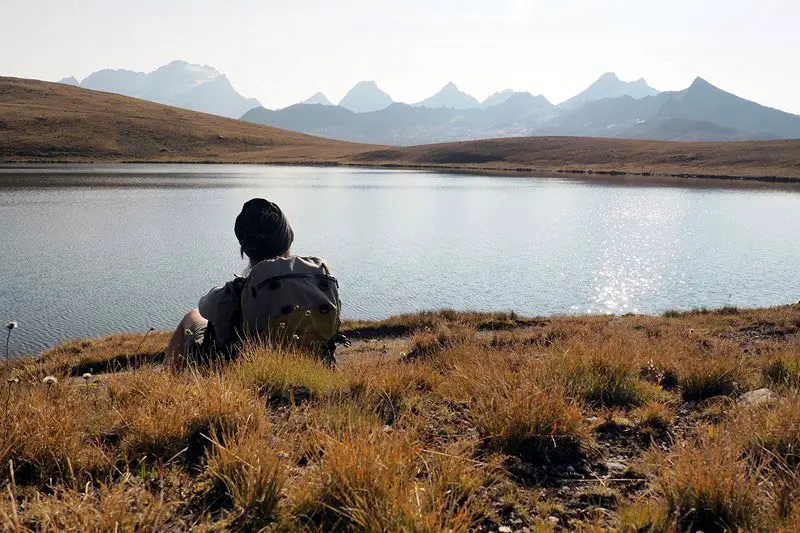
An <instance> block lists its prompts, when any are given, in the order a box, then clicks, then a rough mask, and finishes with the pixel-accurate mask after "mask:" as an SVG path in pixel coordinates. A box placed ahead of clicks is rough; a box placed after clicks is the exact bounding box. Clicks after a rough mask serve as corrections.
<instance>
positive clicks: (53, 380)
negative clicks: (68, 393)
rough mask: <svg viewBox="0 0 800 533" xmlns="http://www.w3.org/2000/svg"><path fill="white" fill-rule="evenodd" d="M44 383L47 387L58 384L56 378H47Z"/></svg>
mask: <svg viewBox="0 0 800 533" xmlns="http://www.w3.org/2000/svg"><path fill="white" fill-rule="evenodd" d="M42 383H44V384H45V385H55V384H56V383H58V380H57V379H56V377H55V376H47V377H45V378H44V379H43V380H42Z"/></svg>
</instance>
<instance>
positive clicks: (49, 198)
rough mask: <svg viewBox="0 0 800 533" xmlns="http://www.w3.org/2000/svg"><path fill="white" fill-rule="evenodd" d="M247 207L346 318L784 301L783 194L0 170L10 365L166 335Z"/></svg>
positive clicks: (795, 220)
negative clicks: (329, 286) (78, 344)
mask: <svg viewBox="0 0 800 533" xmlns="http://www.w3.org/2000/svg"><path fill="white" fill-rule="evenodd" d="M254 196H263V197H266V198H268V199H271V200H274V201H276V202H277V203H279V204H280V206H281V207H282V208H283V209H284V211H285V212H286V213H287V215H288V217H289V219H290V221H291V223H292V225H293V227H294V229H295V235H296V240H295V245H294V247H293V251H294V252H295V253H297V254H302V255H318V256H321V257H324V258H326V259H328V260H329V262H330V264H331V266H332V268H333V269H334V271H335V273H336V275H337V277H338V278H339V280H340V286H341V294H342V298H343V302H344V315H345V317H346V318H383V317H387V316H389V315H392V314H397V313H403V312H410V311H417V310H422V309H433V308H442V307H452V308H457V309H474V310H501V311H507V310H515V311H518V312H520V313H523V314H526V315H547V314H554V313H628V312H638V313H661V312H663V311H665V310H666V309H673V308H675V309H688V308H693V307H701V306H705V307H714V306H723V305H737V306H767V305H775V304H781V303H789V302H796V301H797V300H800V282H799V281H798V280H800V244H799V243H798V236H800V193H798V192H797V190H795V189H787V188H783V189H775V188H769V187H766V186H764V187H748V188H731V187H716V186H714V187H702V188H688V187H677V186H672V185H664V184H662V185H646V186H645V185H638V186H630V185H626V184H624V183H622V182H618V183H609V182H605V183H604V182H599V181H587V180H577V179H571V178H567V179H557V178H521V177H487V176H469V175H452V174H451V175H447V174H439V173H430V172H416V171H401V170H365V169H343V168H287V167H269V166H238V165H230V166H226V165H220V166H217V165H197V166H194V165H180V166H177V165H124V166H123V165H120V166H102V167H101V166H59V167H53V166H51V167H47V168H44V169H32V168H25V169H20V168H12V169H0V320H2V321H3V323H5V322H6V321H7V320H11V319H14V320H17V321H18V322H19V323H20V326H21V327H20V329H19V330H16V331H14V333H13V335H12V338H11V347H12V353H16V354H20V353H35V352H37V351H38V350H40V349H41V348H43V347H45V346H48V345H52V344H53V343H56V342H58V341H60V340H63V339H66V338H73V337H79V336H93V335H99V334H104V333H109V332H115V331H144V330H147V329H148V328H149V327H151V326H152V327H155V328H157V329H172V328H173V327H174V326H175V324H176V323H177V320H178V319H179V318H180V317H181V316H182V314H183V313H184V312H185V311H186V310H188V309H189V308H191V307H193V306H195V305H196V304H197V300H198V298H199V297H200V296H201V295H202V294H203V293H204V292H206V291H207V290H208V289H210V288H211V287H212V286H214V285H217V284H221V283H222V282H224V281H226V280H228V279H229V278H231V277H232V276H233V274H234V273H235V272H239V271H241V270H242V269H243V267H244V266H245V265H244V262H243V261H242V260H241V259H240V257H239V255H238V244H237V242H236V240H235V238H234V235H233V221H234V218H235V216H236V214H237V213H238V212H239V210H240V208H241V205H242V203H243V202H244V201H245V200H247V199H249V198H252V197H254ZM3 333H5V331H4V332H3ZM3 341H5V339H3ZM0 349H2V350H3V351H4V347H2V348H0Z"/></svg>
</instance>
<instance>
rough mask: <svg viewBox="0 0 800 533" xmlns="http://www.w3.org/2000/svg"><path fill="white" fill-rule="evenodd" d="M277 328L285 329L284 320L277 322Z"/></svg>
mask: <svg viewBox="0 0 800 533" xmlns="http://www.w3.org/2000/svg"><path fill="white" fill-rule="evenodd" d="M278 329H286V324H285V323H284V322H281V323H280V324H278Z"/></svg>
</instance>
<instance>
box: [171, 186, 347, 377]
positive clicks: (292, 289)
mask: <svg viewBox="0 0 800 533" xmlns="http://www.w3.org/2000/svg"><path fill="white" fill-rule="evenodd" d="M233 231H234V233H235V235H236V239H237V240H238V241H239V245H240V254H241V256H242V257H244V256H245V255H246V256H247V258H248V259H249V263H250V264H249V267H248V268H247V270H246V271H245V275H244V277H238V276H237V277H236V278H235V279H233V280H232V281H229V282H228V283H226V284H225V285H223V286H222V287H215V288H213V289H211V291H209V292H208V294H206V295H205V296H203V297H202V298H200V303H199V304H198V307H197V308H196V309H192V310H191V311H189V312H188V313H186V315H185V316H184V317H183V319H182V320H181V321H180V323H179V324H178V327H177V328H176V329H175V333H173V335H172V338H171V339H170V341H169V344H168V346H167V350H166V357H165V361H164V363H165V365H167V366H169V367H171V368H173V369H181V368H184V367H185V366H187V364H190V363H191V364H202V363H209V362H211V361H212V360H213V359H216V358H231V357H235V356H236V355H237V353H238V351H239V350H240V349H241V346H242V344H244V343H246V342H253V341H261V342H267V343H269V344H272V345H276V344H281V345H287V344H291V345H292V346H293V347H296V348H303V349H308V350H310V351H312V352H314V353H315V354H316V355H318V356H320V357H322V358H323V359H324V360H325V361H326V362H327V363H329V364H331V363H332V362H333V360H334V359H333V357H334V351H335V345H336V342H337V341H339V342H342V341H343V340H344V339H343V337H341V335H340V334H339V325H340V309H341V302H340V300H339V294H338V282H337V281H336V279H335V278H333V277H332V276H331V274H330V270H329V269H328V266H327V264H326V263H325V262H324V261H323V260H321V259H318V258H316V257H297V256H292V255H291V254H290V248H291V245H292V242H293V241H294V232H293V231H292V227H291V225H290V224H289V221H288V219H287V218H286V216H285V215H284V213H283V211H281V209H280V208H279V207H278V206H277V205H276V204H274V203H272V202H269V201H267V200H265V199H263V198H253V199H252V200H248V201H247V202H245V204H244V205H243V206H242V211H241V213H239V215H238V216H237V217H236V223H235V224H234V228H233Z"/></svg>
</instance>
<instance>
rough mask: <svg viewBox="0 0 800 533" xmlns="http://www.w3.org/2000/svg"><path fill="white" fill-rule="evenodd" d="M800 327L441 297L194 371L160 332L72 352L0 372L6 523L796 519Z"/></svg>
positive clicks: (757, 316)
mask: <svg viewBox="0 0 800 533" xmlns="http://www.w3.org/2000/svg"><path fill="white" fill-rule="evenodd" d="M798 324H800V305H797V306H786V307H781V308H774V309H756V310H738V309H737V310H736V311H735V312H733V311H732V310H723V311H721V312H709V311H703V312H693V313H674V314H670V316H669V317H646V316H625V317H602V316H589V317H551V318H539V319H524V318H521V317H516V316H513V315H510V314H480V313H464V314H459V313H456V312H454V311H441V312H431V313H423V314H420V315H405V316H401V317H393V318H391V319H388V320H386V321H382V322H374V323H365V322H361V323H349V324H347V326H346V327H347V329H348V330H349V331H350V332H355V333H356V334H355V335H353V336H354V337H358V336H359V335H361V336H362V338H374V337H376V336H378V339H379V340H378V342H369V341H362V342H356V344H355V345H354V346H353V347H351V348H349V349H344V350H343V351H342V353H341V354H340V364H339V365H338V367H337V368H335V369H331V368H328V367H326V366H325V365H323V364H321V363H319V362H318V361H316V360H313V359H309V358H307V357H304V356H302V355H300V354H290V353H287V352H281V351H275V350H270V349H266V348H255V349H253V350H252V351H250V352H248V353H246V354H243V356H242V357H241V358H239V359H238V360H236V361H232V362H228V363H225V364H222V365H220V366H219V367H218V368H213V369H191V370H188V371H185V372H182V373H172V372H169V371H165V370H164V369H163V368H162V367H161V366H159V365H155V364H153V363H154V362H156V361H158V353H159V352H160V351H161V350H162V349H163V345H164V343H165V342H166V335H164V334H151V335H150V336H149V337H148V339H147V341H146V342H145V343H144V344H143V345H142V347H141V349H139V354H141V357H139V356H138V355H137V357H139V359H140V360H139V361H138V362H137V363H135V364H125V365H121V364H118V363H120V362H121V361H124V360H125V359H126V357H130V356H131V354H136V352H137V347H138V343H139V342H141V340H142V337H141V336H139V337H136V336H134V335H126V336H122V337H108V338H105V339H96V340H88V341H74V342H70V343H68V344H66V345H63V346H60V347H57V348H55V349H53V350H50V351H48V352H47V353H45V354H44V355H43V356H42V357H41V358H37V359H33V358H31V359H24V360H19V361H12V362H8V363H3V364H2V365H0V375H2V378H3V381H2V382H0V415H2V419H0V482H2V484H3V485H4V487H3V490H4V492H3V493H2V498H0V524H2V525H0V528H4V529H9V530H35V531H39V530H53V529H72V530H113V529H115V528H118V529H120V530H126V529H127V530H132V529H136V530H142V531H150V530H165V529H170V530H182V529H200V530H221V529H233V530H255V529H260V528H267V529H268V530H270V529H271V530H303V531H305V530H349V531H374V530H381V531H440V530H453V531H468V530H476V529H480V528H483V529H487V530H497V529H498V528H499V527H500V526H508V527H511V528H512V529H519V528H522V527H528V528H529V529H530V530H552V529H559V528H565V529H570V530H603V529H614V528H618V529H623V530H640V531H641V530H646V531H671V530H686V529H692V530H696V529H703V530H704V531H717V530H724V529H726V528H727V529H737V528H739V529H742V530H757V529H762V530H775V529H779V528H783V529H784V530H787V531H788V530H792V528H796V526H797V525H798V524H800V507H798V505H797V503H796V502H797V499H798V497H799V496H800V450H799V448H800V437H798V435H800V432H798V430H797V428H798V427H800V390H798V382H797V380H795V370H796V367H795V365H796V362H797V360H798V359H797V358H798V355H799V354H800V350H798V347H800V342H798V341H799V340H800V339H798V336H799V335H800V334H799V333H798V327H797V325H798ZM380 335H384V336H383V337H380ZM410 353H416V354H417V356H416V357H408V354H410ZM89 367H91V368H92V369H99V370H96V371H95V372H93V375H92V376H91V377H90V378H89V379H86V380H84V379H83V378H81V377H80V374H78V371H79V370H82V369H84V368H89ZM45 375H53V376H55V377H56V378H57V381H56V383H51V384H46V383H44V382H43V377H44V376H45ZM762 386H768V387H770V388H772V390H773V391H774V392H775V393H776V394H777V398H776V399H775V400H774V401H770V402H765V403H763V404H759V405H749V404H746V403H741V402H737V394H738V393H739V392H744V391H748V390H752V389H754V388H758V387H762ZM637 476H641V477H637Z"/></svg>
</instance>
